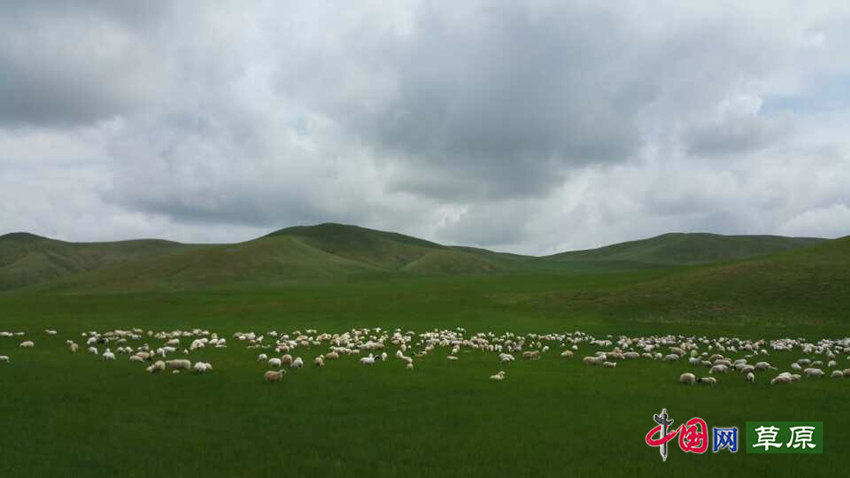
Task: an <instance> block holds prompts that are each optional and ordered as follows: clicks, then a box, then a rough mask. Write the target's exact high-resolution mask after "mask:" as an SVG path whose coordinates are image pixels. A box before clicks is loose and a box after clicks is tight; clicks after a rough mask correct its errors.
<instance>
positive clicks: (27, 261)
mask: <svg viewBox="0 0 850 478" xmlns="http://www.w3.org/2000/svg"><path fill="white" fill-rule="evenodd" d="M182 247H184V246H183V245H182V244H178V243H176V242H170V241H161V240H152V239H142V240H135V241H120V242H101V243H95V242H92V243H71V242H63V241H57V240H53V239H48V238H45V237H41V236H36V235H34V234H28V233H11V234H6V235H4V236H0V290H6V289H14V288H19V287H25V286H28V285H31V284H38V283H41V282H46V281H50V280H55V279H59V278H63V277H67V276H71V275H75V274H79V273H82V272H86V271H91V270H96V269H100V268H103V267H107V266H110V265H112V264H117V263H121V262H126V261H132V260H138V259H142V258H150V257H156V256H160V255H162V254H167V253H171V252H174V251H176V250H178V249H180V248H182Z"/></svg>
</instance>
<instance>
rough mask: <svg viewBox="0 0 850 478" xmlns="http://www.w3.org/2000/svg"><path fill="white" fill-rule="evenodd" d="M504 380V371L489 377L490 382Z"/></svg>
mask: <svg viewBox="0 0 850 478" xmlns="http://www.w3.org/2000/svg"><path fill="white" fill-rule="evenodd" d="M504 379H505V371H504V370H502V371H500V372H499V373H497V374H496V375H490V380H498V381H502V380H504Z"/></svg>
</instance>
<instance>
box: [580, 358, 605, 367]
mask: <svg viewBox="0 0 850 478" xmlns="http://www.w3.org/2000/svg"><path fill="white" fill-rule="evenodd" d="M582 360H583V362H584V363H585V365H593V366H599V365H602V362H604V361H605V359H604V358H602V357H592V356H587V357H585V358H584V359H582Z"/></svg>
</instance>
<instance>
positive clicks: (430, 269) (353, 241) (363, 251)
mask: <svg viewBox="0 0 850 478" xmlns="http://www.w3.org/2000/svg"><path fill="white" fill-rule="evenodd" d="M275 237H290V238H293V239H295V240H298V241H299V242H301V243H303V244H307V245H309V246H311V247H314V248H316V249H319V250H321V251H323V252H326V253H328V254H332V255H334V256H337V257H342V258H345V259H350V260H352V261H356V262H360V263H364V264H368V265H370V266H373V267H375V268H378V269H380V270H386V271H406V272H414V273H439V272H488V271H494V270H497V269H499V268H500V266H499V264H498V263H497V262H496V261H493V260H491V258H485V257H483V256H481V255H478V254H472V253H469V252H468V251H464V250H461V249H453V248H450V247H447V246H443V245H441V244H437V243H434V242H429V241H425V240H423V239H417V238H415V237H410V236H405V235H403V234H398V233H394V232H384V231H376V230H373V229H366V228H363V227H358V226H350V225H344V224H331V223H327V224H319V225H317V226H297V227H290V228H287V229H281V230H279V231H276V232H273V233H271V234H269V235H268V236H266V238H275ZM260 240H262V239H260ZM488 252H489V251H488ZM493 254H494V255H496V254H497V253H493Z"/></svg>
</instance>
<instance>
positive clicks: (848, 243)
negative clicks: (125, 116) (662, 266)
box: [540, 237, 850, 325]
mask: <svg viewBox="0 0 850 478" xmlns="http://www.w3.org/2000/svg"><path fill="white" fill-rule="evenodd" d="M578 295H581V300H583V301H584V304H589V305H590V306H591V307H597V308H598V310H603V311H606V313H609V314H611V315H615V316H621V317H628V318H630V319H636V318H641V317H643V318H645V319H647V320H668V319H669V320H674V321H677V322H681V321H684V322H691V321H692V322H695V323H712V322H724V323H736V324H741V325H743V324H747V325H757V324H761V325H788V324H795V325H801V324H811V325H824V324H846V322H847V318H848V312H847V311H848V310H850V237H844V238H841V239H835V240H830V241H824V242H822V243H819V244H816V245H813V246H811V247H807V248H803V249H799V250H795V251H790V252H786V253H782V254H777V255H772V256H766V257H757V258H750V259H746V260H741V261H735V262H731V263H724V264H709V265H700V266H691V267H684V268H678V269H673V270H671V272H670V273H667V274H664V275H663V276H662V277H660V278H657V279H654V280H649V281H644V282H638V283H635V284H630V285H627V286H624V287H620V288H617V289H616V290H611V291H594V292H590V293H582V294H577V293H573V292H563V293H555V294H551V295H548V296H546V297H541V298H540V300H541V304H543V305H544V306H548V307H552V308H558V309H560V308H562V307H564V304H569V303H571V302H573V301H575V300H576V297H577V296H578Z"/></svg>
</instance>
